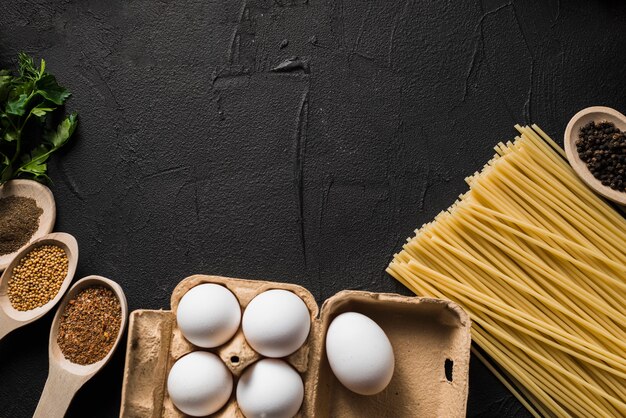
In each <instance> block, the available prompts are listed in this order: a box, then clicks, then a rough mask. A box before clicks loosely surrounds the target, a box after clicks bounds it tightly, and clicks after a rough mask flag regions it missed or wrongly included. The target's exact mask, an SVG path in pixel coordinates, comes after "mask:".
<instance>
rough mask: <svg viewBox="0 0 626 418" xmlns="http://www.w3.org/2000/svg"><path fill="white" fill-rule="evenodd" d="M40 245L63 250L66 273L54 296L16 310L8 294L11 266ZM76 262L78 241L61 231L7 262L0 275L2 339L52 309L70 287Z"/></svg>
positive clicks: (34, 243)
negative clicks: (42, 303) (66, 263)
mask: <svg viewBox="0 0 626 418" xmlns="http://www.w3.org/2000/svg"><path fill="white" fill-rule="evenodd" d="M42 245H56V246H58V247H60V248H62V249H63V250H65V253H66V254H67V259H68V266H67V274H66V276H65V279H63V283H62V284H61V288H60V289H59V292H58V293H57V294H56V296H55V297H54V298H52V299H51V300H50V301H48V303H46V304H45V305H42V306H40V307H38V308H35V309H31V310H29V311H18V310H17V309H15V308H14V307H13V305H11V301H10V300H9V295H8V291H9V280H11V276H12V275H13V268H15V266H16V265H17V264H18V263H19V262H20V261H21V260H22V258H23V257H24V256H25V255H26V254H28V253H29V252H30V251H32V250H33V249H35V248H37V247H41V246H42ZM77 264H78V243H77V242H76V239H75V238H74V237H73V236H71V235H70V234H66V233H63V232H56V233H53V234H48V235H45V236H43V237H41V238H39V239H37V240H35V241H33V242H32V243H30V244H29V245H28V246H27V247H25V248H23V249H22V250H21V251H19V252H18V253H17V255H16V256H15V258H13V261H11V263H10V264H9V266H8V268H7V269H6V270H5V271H4V273H3V274H2V277H0V339H2V338H3V337H4V336H5V335H7V334H8V333H9V332H11V331H13V330H15V329H17V328H19V327H22V326H24V325H26V324H29V323H31V322H33V321H34V320H36V319H39V318H41V317H42V316H44V315H45V314H46V313H48V311H50V309H52V308H53V307H54V305H56V304H57V303H58V302H59V300H61V298H62V297H63V295H64V294H65V291H66V290H67V289H68V287H70V283H71V282H72V279H73V278H74V274H75V273H76V265H77Z"/></svg>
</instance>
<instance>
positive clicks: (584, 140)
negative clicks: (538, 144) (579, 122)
mask: <svg viewBox="0 0 626 418" xmlns="http://www.w3.org/2000/svg"><path fill="white" fill-rule="evenodd" d="M575 144H576V150H577V151H578V155H579V156H580V159H581V160H583V161H584V162H585V163H586V164H587V167H588V168H589V171H590V172H591V174H593V176H594V177H595V178H597V179H598V180H600V182H602V184H603V185H605V186H608V187H611V188H612V189H615V190H619V191H622V192H624V191H626V170H625V168H626V132H622V131H620V130H619V129H618V128H616V127H615V124H614V123H613V122H609V121H601V122H599V123H596V122H593V121H592V122H589V123H588V124H586V125H584V126H582V127H581V128H580V132H579V135H578V139H577V140H576V143H575Z"/></svg>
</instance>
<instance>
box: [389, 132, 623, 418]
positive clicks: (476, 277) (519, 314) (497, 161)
mask: <svg viewBox="0 0 626 418" xmlns="http://www.w3.org/2000/svg"><path fill="white" fill-rule="evenodd" d="M516 129H517V130H518V131H519V133H520V135H519V136H518V137H516V138H515V141H514V142H507V143H505V144H504V143H500V144H499V145H498V146H496V155H495V156H494V158H493V159H491V160H490V161H489V162H488V163H487V164H486V165H485V166H484V168H483V169H482V170H481V171H480V172H477V173H475V174H474V175H472V176H470V177H468V178H467V179H466V181H467V183H468V185H469V186H470V190H469V191H468V192H467V193H466V194H464V195H462V196H460V198H459V200H458V201H457V202H455V203H454V204H453V205H452V207H450V208H448V209H447V210H446V211H444V212H442V213H440V214H439V215H438V216H437V217H436V218H435V220H434V221H433V222H431V223H428V224H425V225H424V226H422V228H420V229H419V230H417V231H415V236H414V237H413V238H410V239H409V240H408V241H407V243H406V244H405V245H404V247H403V250H402V251H401V252H400V253H398V254H396V255H395V256H394V259H393V261H392V262H391V264H390V265H389V267H388V270H387V271H388V272H389V273H390V274H391V275H392V276H394V277H395V278H396V279H397V280H399V281H400V282H402V283H403V284H404V285H406V286H407V287H408V288H410V289H411V290H413V291H414V292H415V293H416V294H418V295H424V296H433V297H440V298H446V299H450V300H454V301H456V302H458V303H459V304H461V305H462V306H464V307H465V308H466V310H467V311H468V312H469V314H470V316H471V318H472V321H473V327H472V338H473V340H474V341H475V342H476V343H477V344H478V345H479V346H480V348H481V349H482V350H483V351H484V352H485V353H487V354H488V355H489V356H490V357H491V358H492V359H493V360H494V361H496V362H497V363H498V364H499V366H500V369H501V370H502V371H503V374H500V373H497V375H498V377H499V378H501V379H502V380H503V382H504V383H505V384H506V385H507V387H510V388H511V389H513V390H514V394H515V395H516V396H518V397H519V399H520V400H521V401H522V402H523V404H524V405H525V406H527V407H528V408H529V410H530V411H531V412H532V413H533V414H534V415H536V416H539V415H543V416H556V417H567V416H602V417H612V416H614V417H623V416H626V358H625V356H624V353H626V280H625V279H624V278H625V277H626V234H625V232H626V220H625V219H624V218H623V217H622V216H621V215H620V214H618V213H617V212H616V211H615V210H614V209H613V208H612V207H610V206H609V205H608V204H606V203H605V202H604V201H603V200H601V199H600V198H598V197H597V196H596V195H595V194H593V193H592V192H591V191H590V190H589V189H588V188H587V186H585V185H584V184H583V183H582V182H581V181H580V180H579V179H578V177H577V176H576V175H575V173H574V172H573V171H572V169H571V168H570V166H569V165H568V164H567V162H566V161H565V160H564V154H563V150H562V149H561V148H560V147H559V146H558V145H557V144H556V143H554V141H552V140H551V139H550V138H549V137H548V136H547V135H546V134H545V133H544V132H543V131H542V130H541V129H539V128H538V127H537V126H536V125H533V126H532V128H531V127H521V126H516ZM481 357H482V356H481ZM494 371H497V370H495V369H494Z"/></svg>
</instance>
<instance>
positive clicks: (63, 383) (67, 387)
mask: <svg viewBox="0 0 626 418" xmlns="http://www.w3.org/2000/svg"><path fill="white" fill-rule="evenodd" d="M96 286H102V287H106V288H109V289H111V290H112V291H113V292H114V293H115V295H116V296H117V298H118V299H119V301H120V307H121V311H122V312H121V314H122V320H121V323H120V329H119V331H118V333H117V337H116V339H115V343H114V344H113V347H111V350H110V351H109V353H108V354H107V355H106V357H104V358H103V359H102V360H99V361H97V362H95V363H92V364H87V365H84V366H83V365H80V364H76V363H72V362H71V361H69V360H68V359H66V358H65V356H64V355H63V352H62V351H61V348H60V347H59V344H58V343H57V338H58V335H59V325H60V322H61V316H62V315H63V313H64V312H65V307H66V306H67V304H68V303H69V301H70V300H72V299H73V298H74V297H75V296H76V295H77V294H78V293H80V292H81V291H83V290H85V289H87V288H89V287H96ZM127 317H128V304H127V302H126V296H125V295H124V291H123V290H122V288H121V287H120V286H119V285H118V284H117V283H115V282H114V281H112V280H109V279H106V278H104V277H100V276H88V277H85V278H83V279H81V280H79V281H77V282H76V283H75V284H74V286H72V288H71V289H70V291H69V292H68V293H67V295H66V296H65V298H64V299H63V301H62V302H61V304H60V305H59V308H58V309H57V313H56V315H55V316H54V320H53V322H52V328H51V330H50V341H49V345H48V357H49V361H50V366H49V367H50V369H49V372H48V380H47V381H46V386H45V388H44V390H43V393H42V395H41V398H40V399H39V404H38V405H37V410H36V411H35V415H33V418H63V416H64V415H65V411H66V410H67V408H68V407H69V405H70V403H71V401H72V399H73V398H74V395H75V394H76V392H77V391H78V389H80V388H81V387H82V386H83V384H85V382H87V381H88V380H89V379H91V378H92V377H93V376H94V375H95V374H96V373H98V372H99V371H100V369H102V368H103V367H104V365H105V364H107V362H108V361H109V360H110V359H111V356H112V355H113V353H114V352H115V349H116V348H117V346H118V345H119V342H120V340H121V338H122V335H123V334H124V329H125V328H126V322H127Z"/></svg>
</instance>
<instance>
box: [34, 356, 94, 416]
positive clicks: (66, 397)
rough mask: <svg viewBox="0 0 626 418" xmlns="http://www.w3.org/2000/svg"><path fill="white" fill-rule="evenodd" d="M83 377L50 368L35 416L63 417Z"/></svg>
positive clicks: (81, 383)
mask: <svg viewBox="0 0 626 418" xmlns="http://www.w3.org/2000/svg"><path fill="white" fill-rule="evenodd" d="M83 383H84V381H83V379H80V378H77V377H76V376H73V375H67V374H64V373H62V372H59V370H57V369H53V368H51V369H50V374H49V375H48V380H46V386H45V387H44V388H43V393H42V394H41V398H39V403H38V404H37V409H36V410H35V414H34V415H33V418H63V417H64V416H65V412H66V411H67V408H68V407H69V406H70V403H71V402H72V399H73V398H74V395H75V394H76V392H77V391H78V389H80V387H81V386H82V385H83Z"/></svg>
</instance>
